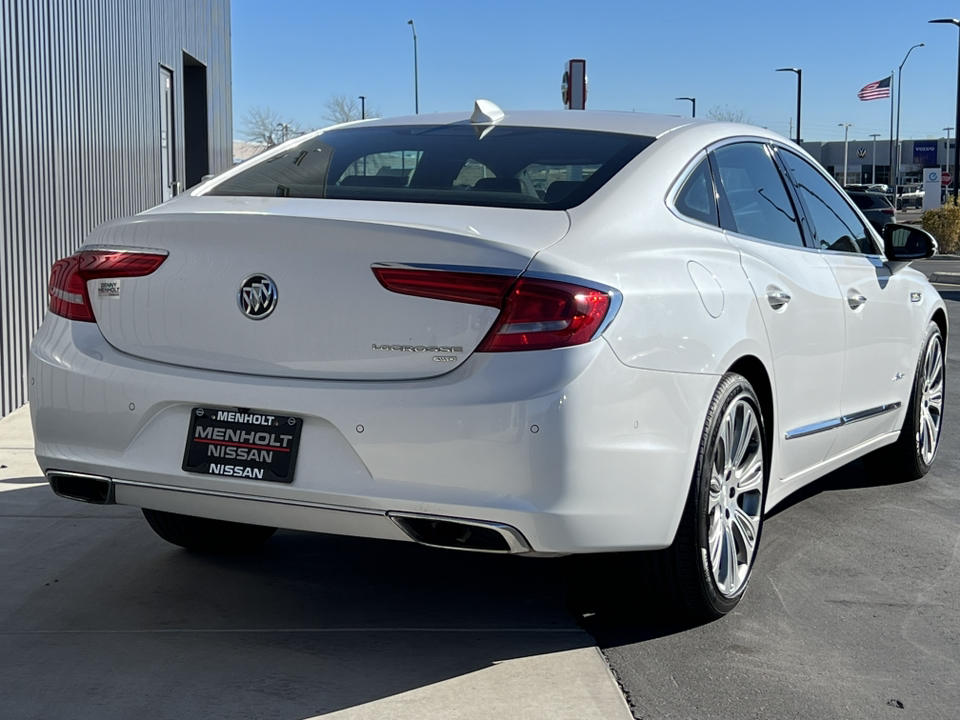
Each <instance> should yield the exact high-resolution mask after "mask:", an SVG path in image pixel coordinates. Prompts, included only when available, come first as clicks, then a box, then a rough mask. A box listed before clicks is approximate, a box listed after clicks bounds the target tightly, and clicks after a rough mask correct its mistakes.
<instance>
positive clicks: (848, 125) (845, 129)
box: [837, 123, 853, 186]
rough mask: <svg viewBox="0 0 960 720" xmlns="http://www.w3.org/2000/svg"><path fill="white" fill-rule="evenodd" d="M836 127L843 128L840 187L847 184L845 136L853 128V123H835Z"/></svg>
mask: <svg viewBox="0 0 960 720" xmlns="http://www.w3.org/2000/svg"><path fill="white" fill-rule="evenodd" d="M837 125H838V126H840V127H842V128H843V182H842V183H840V185H842V186H846V184H847V155H848V153H847V136H848V133H849V132H850V128H851V127H853V123H837Z"/></svg>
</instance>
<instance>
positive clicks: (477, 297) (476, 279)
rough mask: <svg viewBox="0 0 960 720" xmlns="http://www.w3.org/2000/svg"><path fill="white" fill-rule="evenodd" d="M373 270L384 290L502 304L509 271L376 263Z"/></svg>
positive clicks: (495, 304) (453, 299)
mask: <svg viewBox="0 0 960 720" xmlns="http://www.w3.org/2000/svg"><path fill="white" fill-rule="evenodd" d="M373 274H374V275H376V276H377V280H379V281H380V284H381V285H383V286H384V287H385V288H386V289H387V290H390V291H391V292H395V293H400V294H401V295H415V296H416V297H425V298H433V299H434V300H449V301H450V302H462V303H468V304H470V305H489V306H490V307H501V306H502V305H503V297H504V295H506V294H507V290H509V289H510V286H511V285H513V281H514V277H513V276H512V275H489V274H486V273H471V272H448V271H446V270H421V269H417V268H405V267H382V266H375V267H374V268H373Z"/></svg>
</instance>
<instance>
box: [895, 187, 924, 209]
mask: <svg viewBox="0 0 960 720" xmlns="http://www.w3.org/2000/svg"><path fill="white" fill-rule="evenodd" d="M897 193H898V204H897V210H905V209H906V208H911V207H912V208H919V207H922V206H923V194H924V193H923V185H900V186H898V187H897Z"/></svg>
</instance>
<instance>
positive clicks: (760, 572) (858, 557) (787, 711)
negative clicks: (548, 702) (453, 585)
mask: <svg viewBox="0 0 960 720" xmlns="http://www.w3.org/2000/svg"><path fill="white" fill-rule="evenodd" d="M958 261H960V258H958V259H956V260H934V261H932V262H933V263H947V262H958ZM940 292H941V295H942V296H943V297H944V299H945V301H946V304H947V306H948V312H949V315H950V323H951V327H953V328H955V329H956V328H960V286H957V285H953V286H949V285H942V286H940ZM824 371H825V372H829V371H830V369H829V368H824ZM958 373H960V343H958V342H955V341H952V340H951V342H950V344H949V348H948V358H947V403H946V407H945V416H944V418H945V419H944V427H943V430H942V437H941V441H940V451H939V455H938V457H937V459H936V461H935V464H934V466H933V469H932V470H931V472H930V473H929V474H928V475H927V476H926V477H924V478H923V479H922V480H920V481H917V482H908V483H900V482H891V481H890V480H889V479H888V478H885V477H877V476H872V475H870V474H868V473H867V472H866V471H865V469H864V467H863V464H862V463H861V462H859V461H857V462H854V463H851V464H850V465H847V466H846V467H844V468H841V469H840V470H838V471H836V472H834V473H831V474H830V475H829V476H827V477H825V478H823V479H821V480H819V481H818V482H816V483H814V484H813V485H811V486H809V487H808V488H807V489H806V490H805V491H803V492H801V494H800V495H799V496H795V497H793V498H791V499H789V500H788V501H787V502H786V504H785V505H782V506H780V507H778V508H777V509H775V510H774V512H773V514H772V515H771V516H770V517H768V518H767V519H766V521H765V524H764V529H763V537H762V540H761V544H760V552H759V555H758V558H757V565H756V568H755V571H754V574H753V578H752V579H751V583H750V586H749V588H748V589H747V593H746V596H745V597H744V600H743V601H742V602H741V604H740V605H739V606H738V607H737V609H736V610H735V611H734V612H733V613H731V614H730V615H728V616H727V617H725V618H723V619H722V620H719V621H717V622H713V623H709V624H706V625H701V626H696V627H692V626H689V625H683V624H677V623H674V624H668V623H664V622H663V621H662V620H661V619H660V618H650V619H649V620H648V621H643V620H640V621H635V622H632V623H631V622H627V621H625V620H624V619H623V618H613V619H611V618H604V617H602V615H598V616H595V617H592V618H586V619H585V620H584V622H585V623H586V624H587V627H589V628H590V629H591V630H592V631H593V633H594V635H595V637H596V638H597V640H598V641H599V643H600V647H601V648H602V649H603V652H604V654H605V656H606V657H607V659H608V661H609V662H610V664H611V667H612V668H613V670H614V673H615V674H616V676H617V678H618V679H619V681H620V683H621V685H622V687H623V690H624V692H625V694H626V696H627V699H628V701H629V703H630V705H631V709H632V710H633V712H634V715H635V717H637V718H644V719H645V720H657V719H661V718H662V719H666V718H696V719H697V720H721V719H723V720H744V719H746V718H778V719H779V718H790V719H797V720H800V719H802V720H823V719H824V718H843V719H844V720H861V719H862V720H875V719H876V718H897V719H898V720H908V719H910V720H913V719H917V720H921V719H922V720H933V719H940V718H942V719H943V720H948V719H949V720H955V719H956V718H958V717H960V480H958V474H960V442H958V441H960V420H958V419H957V418H958V417H960V413H958V412H957V411H956V410H955V408H957V407H958V404H960V382H958V380H960V378H958Z"/></svg>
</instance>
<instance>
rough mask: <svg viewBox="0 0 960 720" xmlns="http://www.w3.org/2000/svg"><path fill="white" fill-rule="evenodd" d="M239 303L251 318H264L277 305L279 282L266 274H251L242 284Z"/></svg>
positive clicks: (238, 294) (241, 310)
mask: <svg viewBox="0 0 960 720" xmlns="http://www.w3.org/2000/svg"><path fill="white" fill-rule="evenodd" d="M237 304H238V305H239V306H240V312H242V313H243V314H244V315H246V316H247V317H248V318H250V319H251V320H263V319H264V318H265V317H267V315H269V314H270V313H272V312H273V310H274V308H276V307H277V284H276V283H275V282H274V281H273V280H271V279H270V278H269V277H268V276H266V275H251V276H250V277H248V278H247V279H246V280H244V281H243V284H242V285H241V286H240V292H239V293H237Z"/></svg>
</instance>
